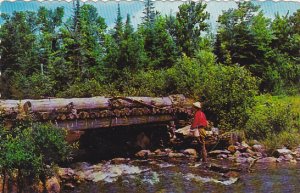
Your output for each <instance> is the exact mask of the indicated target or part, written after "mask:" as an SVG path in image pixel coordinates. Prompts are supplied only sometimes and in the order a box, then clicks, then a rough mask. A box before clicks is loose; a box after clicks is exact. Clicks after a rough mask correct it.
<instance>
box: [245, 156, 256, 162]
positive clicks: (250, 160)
mask: <svg viewBox="0 0 300 193" xmlns="http://www.w3.org/2000/svg"><path fill="white" fill-rule="evenodd" d="M254 161H255V159H254V158H253V157H248V158H247V163H253V162H254Z"/></svg>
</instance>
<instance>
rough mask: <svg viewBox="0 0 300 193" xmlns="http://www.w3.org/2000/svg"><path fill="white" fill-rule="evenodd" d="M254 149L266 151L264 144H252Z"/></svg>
mask: <svg viewBox="0 0 300 193" xmlns="http://www.w3.org/2000/svg"><path fill="white" fill-rule="evenodd" d="M252 149H253V151H256V152H263V151H264V147H263V146H262V145H259V144H256V145H253V146H252Z"/></svg>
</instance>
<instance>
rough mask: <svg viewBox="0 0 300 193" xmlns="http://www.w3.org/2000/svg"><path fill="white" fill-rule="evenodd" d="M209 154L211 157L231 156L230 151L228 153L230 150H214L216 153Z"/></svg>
mask: <svg viewBox="0 0 300 193" xmlns="http://www.w3.org/2000/svg"><path fill="white" fill-rule="evenodd" d="M208 154H209V155H211V156H217V155H219V154H230V151H228V150H214V151H210V152H208Z"/></svg>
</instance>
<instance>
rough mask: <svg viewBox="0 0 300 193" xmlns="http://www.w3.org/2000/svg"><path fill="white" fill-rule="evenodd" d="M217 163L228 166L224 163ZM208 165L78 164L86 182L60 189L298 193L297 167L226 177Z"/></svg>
mask: <svg viewBox="0 0 300 193" xmlns="http://www.w3.org/2000/svg"><path fill="white" fill-rule="evenodd" d="M215 162H217V160H215ZM218 162H219V163H220V164H222V165H228V164H230V163H224V160H223V161H220V160H219V161H218ZM209 164H210V163H207V164H203V163H202V162H195V161H192V160H189V159H173V160H130V161H129V162H127V163H121V164H120V163H118V164H114V163H111V162H110V161H106V162H101V163H99V164H95V165H91V164H88V163H80V164H79V165H78V164H77V166H76V168H77V169H78V168H81V169H82V171H83V173H85V174H82V175H88V178H89V181H88V182H84V183H80V184H78V185H76V186H75V187H74V188H72V189H70V188H63V191H62V192H65V193H99V192H109V193H113V192H116V193H117V192H130V193H142V192H147V193H148V192H153V193H154V192H155V193H183V192H186V193H192V192H247V193H249V192H289V193H290V192H300V179H299V177H300V164H291V163H281V164H275V163H273V164H261V163H256V164H255V165H254V166H253V167H252V168H251V171H250V172H249V171H248V170H246V169H245V168H247V167H248V165H244V166H243V165H239V167H240V168H242V169H243V168H244V169H245V170H243V171H241V172H235V175H229V176H228V174H223V173H220V172H214V171H211V170H209V169H207V165H209ZM74 167H75V166H74ZM233 174H234V173H233Z"/></svg>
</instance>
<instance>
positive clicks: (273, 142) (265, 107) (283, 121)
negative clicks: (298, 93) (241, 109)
mask: <svg viewBox="0 0 300 193" xmlns="http://www.w3.org/2000/svg"><path fill="white" fill-rule="evenodd" d="M298 98H299V97H298ZM295 104H297V103H296V100H295V101H293V100H291V98H290V97H274V96H273V97H272V96H269V95H262V96H259V97H257V98H256V105H255V106H254V107H253V108H250V109H248V114H249V117H250V118H249V120H248V121H247V123H246V127H245V132H246V135H247V137H248V138H254V139H259V140H264V141H265V143H266V144H267V145H268V146H269V147H270V148H275V147H278V146H280V145H285V146H295V145H296V144H299V142H300V141H299V136H300V133H299V131H300V117H299V113H297V111H298V108H299V107H297V106H294V105H295Z"/></svg>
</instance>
